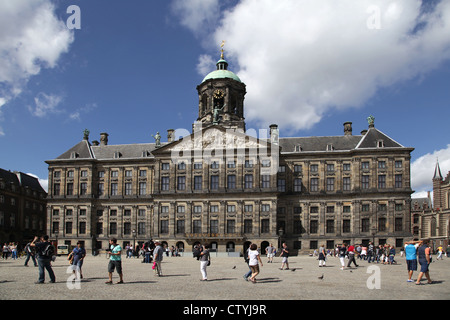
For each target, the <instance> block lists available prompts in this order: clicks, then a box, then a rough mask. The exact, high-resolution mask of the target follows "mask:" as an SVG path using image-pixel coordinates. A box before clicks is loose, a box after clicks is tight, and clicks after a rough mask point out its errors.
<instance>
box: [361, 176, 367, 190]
mask: <svg viewBox="0 0 450 320" xmlns="http://www.w3.org/2000/svg"><path fill="white" fill-rule="evenodd" d="M361 188H362V189H369V176H368V175H363V176H362V177H361Z"/></svg>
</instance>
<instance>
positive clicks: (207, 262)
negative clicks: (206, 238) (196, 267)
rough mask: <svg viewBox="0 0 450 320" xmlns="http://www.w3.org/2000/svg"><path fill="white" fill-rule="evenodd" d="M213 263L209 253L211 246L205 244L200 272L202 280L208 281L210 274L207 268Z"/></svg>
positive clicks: (201, 255)
mask: <svg viewBox="0 0 450 320" xmlns="http://www.w3.org/2000/svg"><path fill="white" fill-rule="evenodd" d="M210 264H211V257H210V254H209V246H208V245H207V244H205V245H204V246H203V250H202V252H200V272H201V274H202V281H208V274H207V272H206V268H207V267H208V266H209V265H210Z"/></svg>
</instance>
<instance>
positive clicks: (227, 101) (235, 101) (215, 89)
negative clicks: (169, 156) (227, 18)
mask: <svg viewBox="0 0 450 320" xmlns="http://www.w3.org/2000/svg"><path fill="white" fill-rule="evenodd" d="M223 45H224V43H222V46H221V47H222V50H221V56H220V60H219V61H217V63H216V66H217V69H216V70H214V71H213V72H210V73H209V74H208V75H207V76H206V77H205V78H204V79H203V81H202V83H201V84H200V85H198V86H197V91H198V99H199V107H198V119H197V122H201V123H202V127H203V128H205V127H207V126H210V125H221V126H222V127H224V128H227V129H228V128H230V129H235V130H242V131H245V119H244V96H245V94H246V86H245V84H244V83H243V82H242V81H241V79H239V77H238V76H237V75H236V74H234V73H233V72H231V71H230V70H228V62H227V61H226V60H225V58H224V53H223ZM194 130H195V128H194Z"/></svg>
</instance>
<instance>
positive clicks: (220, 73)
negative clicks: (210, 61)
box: [202, 58, 242, 82]
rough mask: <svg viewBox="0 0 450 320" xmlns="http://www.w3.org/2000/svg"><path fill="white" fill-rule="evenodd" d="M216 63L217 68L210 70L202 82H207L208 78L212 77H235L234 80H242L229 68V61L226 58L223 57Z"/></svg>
mask: <svg viewBox="0 0 450 320" xmlns="http://www.w3.org/2000/svg"><path fill="white" fill-rule="evenodd" d="M216 65H217V70H214V71H213V72H210V73H209V74H208V75H207V76H206V77H205V78H204V79H203V81H202V82H205V81H206V80H210V79H223V78H229V79H233V80H236V81H239V82H242V81H241V79H239V77H238V76H237V75H235V74H234V73H233V72H231V71H230V70H227V68H228V62H227V61H226V60H225V59H223V58H221V59H220V60H219V61H217V63H216Z"/></svg>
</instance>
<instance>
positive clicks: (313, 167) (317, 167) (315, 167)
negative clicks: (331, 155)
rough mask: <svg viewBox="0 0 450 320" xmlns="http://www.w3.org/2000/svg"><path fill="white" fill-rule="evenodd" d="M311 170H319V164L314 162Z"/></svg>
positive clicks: (310, 167)
mask: <svg viewBox="0 0 450 320" xmlns="http://www.w3.org/2000/svg"><path fill="white" fill-rule="evenodd" d="M309 171H311V172H319V165H318V164H312V165H310V166H309Z"/></svg>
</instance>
